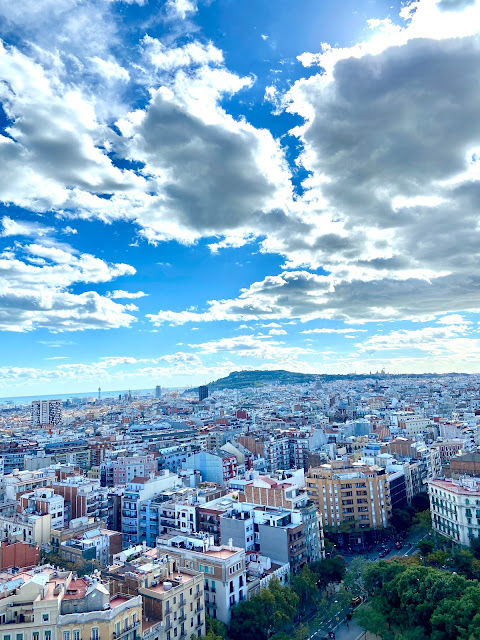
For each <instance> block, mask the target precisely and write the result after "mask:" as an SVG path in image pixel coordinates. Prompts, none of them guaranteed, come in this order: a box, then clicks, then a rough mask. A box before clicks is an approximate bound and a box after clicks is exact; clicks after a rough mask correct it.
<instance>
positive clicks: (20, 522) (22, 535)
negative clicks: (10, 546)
mask: <svg viewBox="0 0 480 640" xmlns="http://www.w3.org/2000/svg"><path fill="white" fill-rule="evenodd" d="M51 523H52V520H51V515H50V514H49V513H45V514H35V513H34V514H31V513H28V514H19V513H16V514H14V515H7V514H4V513H0V535H1V537H2V538H3V539H5V538H6V539H8V540H12V541H14V540H19V541H20V542H27V543H28V544H34V545H38V546H39V547H41V546H42V545H43V544H48V543H49V541H50V534H51V529H52V527H51Z"/></svg>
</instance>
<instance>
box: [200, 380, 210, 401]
mask: <svg viewBox="0 0 480 640" xmlns="http://www.w3.org/2000/svg"><path fill="white" fill-rule="evenodd" d="M206 398H208V387H207V385H206V384H203V385H201V386H200V387H198V399H199V400H200V402H202V401H203V400H205V399H206Z"/></svg>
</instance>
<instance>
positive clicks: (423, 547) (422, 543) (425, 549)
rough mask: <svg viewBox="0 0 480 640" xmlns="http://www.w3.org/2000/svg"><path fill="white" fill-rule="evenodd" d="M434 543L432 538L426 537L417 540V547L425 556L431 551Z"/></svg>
mask: <svg viewBox="0 0 480 640" xmlns="http://www.w3.org/2000/svg"><path fill="white" fill-rule="evenodd" d="M434 548H435V545H434V542H433V540H432V539H430V538H427V539H426V540H419V541H418V542H417V549H418V550H419V551H420V553H421V554H422V556H424V557H425V556H427V555H428V554H429V553H432V551H433V550H434Z"/></svg>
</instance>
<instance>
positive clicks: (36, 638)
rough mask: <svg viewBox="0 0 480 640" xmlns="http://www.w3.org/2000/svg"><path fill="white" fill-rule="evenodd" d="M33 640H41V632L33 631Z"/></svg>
mask: <svg viewBox="0 0 480 640" xmlns="http://www.w3.org/2000/svg"><path fill="white" fill-rule="evenodd" d="M32 640H40V632H39V631H33V633H32Z"/></svg>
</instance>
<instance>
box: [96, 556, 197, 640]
mask: <svg viewBox="0 0 480 640" xmlns="http://www.w3.org/2000/svg"><path fill="white" fill-rule="evenodd" d="M102 573H103V575H104V576H105V577H106V578H107V579H108V580H109V584H110V592H111V594H112V595H116V594H130V595H134V594H137V593H138V594H139V595H140V596H141V598H142V602H143V612H144V620H143V640H175V638H177V639H178V640H183V639H184V638H191V637H192V635H193V636H203V635H205V632H206V629H205V603H204V589H203V574H202V573H201V572H199V571H196V570H192V569H191V568H189V567H180V566H179V564H178V562H177V560H176V558H175V557H173V556H171V555H170V554H162V553H158V552H157V550H155V549H148V548H147V547H146V546H145V545H139V546H136V547H133V548H131V549H126V550H125V551H123V552H122V553H119V554H118V556H116V557H115V558H114V563H113V564H112V565H111V566H110V567H109V568H108V569H106V570H104V571H103V572H102Z"/></svg>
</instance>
